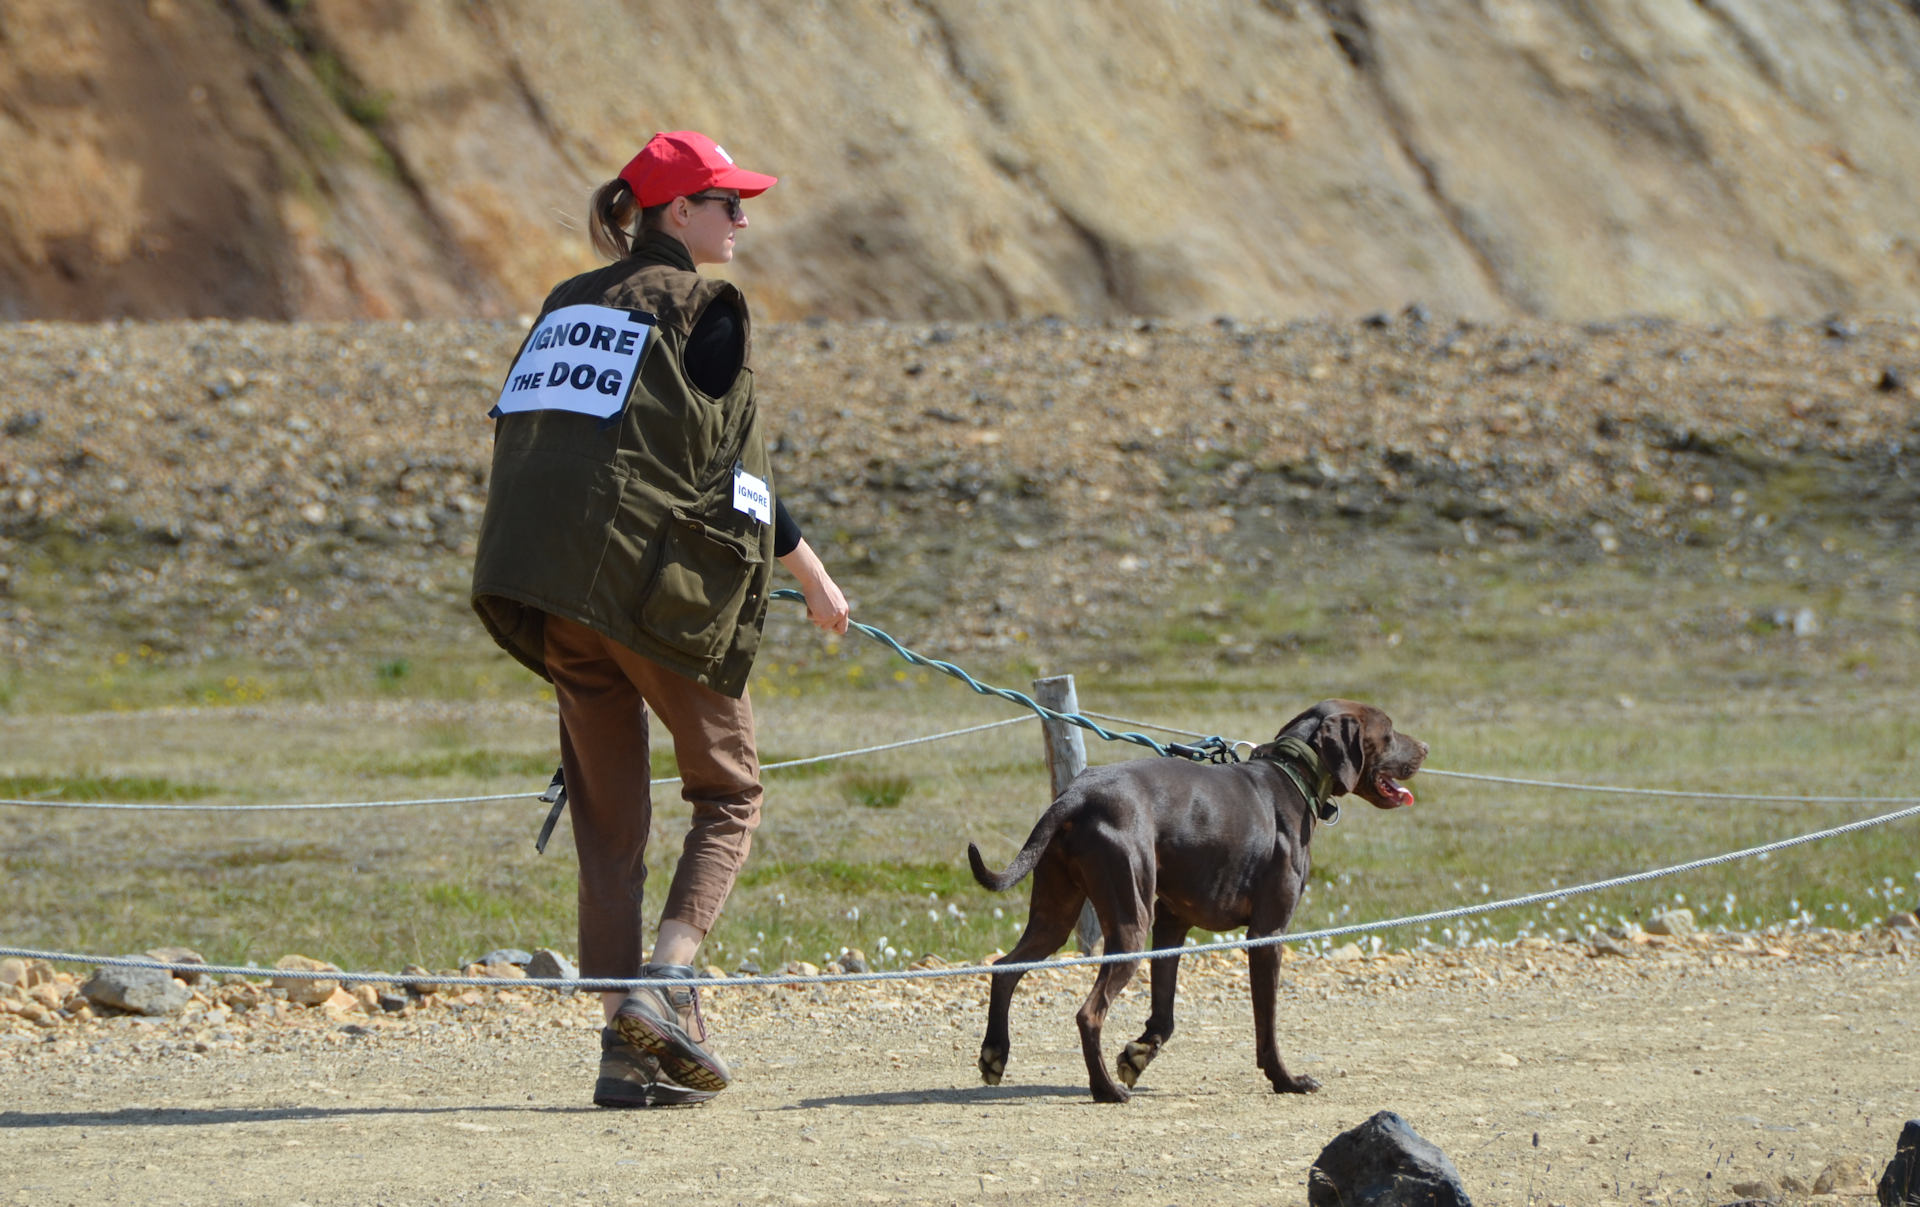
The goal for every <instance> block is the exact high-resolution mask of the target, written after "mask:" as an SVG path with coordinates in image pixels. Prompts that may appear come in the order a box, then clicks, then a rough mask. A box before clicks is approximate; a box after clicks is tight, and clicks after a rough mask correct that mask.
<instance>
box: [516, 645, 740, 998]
mask: <svg viewBox="0 0 1920 1207" xmlns="http://www.w3.org/2000/svg"><path fill="white" fill-rule="evenodd" d="M546 663H547V673H548V674H550V675H552V676H553V687H554V692H555V694H556V696H557V697H558V699H559V703H560V765H561V767H562V768H564V769H565V772H566V781H567V809H568V814H569V816H570V818H571V819H572V823H573V841H574V846H575V847H576V848H577V849H578V851H579V853H580V974H581V975H582V976H589V977H627V976H637V975H639V972H640V966H641V965H642V964H643V963H645V962H646V959H647V951H646V948H645V946H644V945H643V936H642V933H641V914H640V907H641V891H642V889H644V888H645V886H646V882H647V864H646V853H647V838H648V835H649V834H650V833H651V831H652V827H653V797H652V794H651V793H650V792H649V791H648V788H647V780H648V778H649V776H650V775H651V767H652V763H651V760H650V759H649V757H648V751H647V710H648V709H651V710H652V711H653V714H654V716H656V717H658V718H659V719H660V720H661V722H662V723H664V724H665V725H666V727H667V732H668V733H670V734H671V735H672V736H673V753H674V757H675V758H676V759H677V760H678V761H679V764H680V775H681V777H682V783H681V791H680V794H681V796H683V797H684V798H685V799H686V800H687V803H688V804H690V805H692V806H693V824H692V827H691V828H690V829H689V830H688V831H687V838H686V843H685V845H684V847H683V848H682V849H681V852H680V863H679V866H678V867H676V868H675V870H674V874H673V885H672V887H671V888H669V889H668V891H667V900H666V904H665V905H664V906H663V907H662V909H661V913H660V916H661V918H662V919H672V920H674V921H678V922H685V923H686V924H688V925H689V926H693V927H695V928H697V929H698V930H700V931H701V932H702V933H703V934H704V933H705V932H707V931H709V930H711V929H713V923H714V920H715V919H716V918H717V917H719V915H720V907H721V905H722V904H724V903H725V902H726V899H727V894H728V893H729V892H731V891H732V889H733V882H734V878H735V877H736V876H737V875H738V874H739V872H740V867H741V865H742V864H744V863H745V862H746V860H747V851H748V849H749V848H750V847H751V846H752V845H753V831H754V829H755V827H757V826H758V825H759V824H760V797H761V791H760V759H759V756H758V755H757V754H756V753H755V751H754V743H753V708H752V706H751V705H750V704H749V703H748V701H747V698H746V696H745V695H744V694H743V695H742V696H741V698H740V699H738V700H735V699H733V698H731V697H729V696H723V695H721V694H720V693H719V692H716V691H713V690H712V689H710V688H706V687H702V686H701V685H700V684H698V683H695V682H694V681H693V680H691V679H688V678H686V677H685V676H683V675H678V674H675V673H674V672H672V671H670V670H667V669H666V668H664V667H662V666H660V665H659V664H657V663H654V662H650V661H648V660H647V659H645V658H642V657H641V656H640V655H639V654H636V653H634V652H633V651H632V650H630V649H628V648H626V647H625V646H623V645H621V644H619V643H618V642H615V641H612V640H610V639H608V638H606V637H603V636H601V635H600V634H599V633H596V632H594V631H593V630H592V629H589V628H587V627H585V626H584V625H579V624H575V623H574V622H572V621H570V620H563V619H561V618H560V617H558V616H554V615H551V614H549V615H548V616H547V619H546Z"/></svg>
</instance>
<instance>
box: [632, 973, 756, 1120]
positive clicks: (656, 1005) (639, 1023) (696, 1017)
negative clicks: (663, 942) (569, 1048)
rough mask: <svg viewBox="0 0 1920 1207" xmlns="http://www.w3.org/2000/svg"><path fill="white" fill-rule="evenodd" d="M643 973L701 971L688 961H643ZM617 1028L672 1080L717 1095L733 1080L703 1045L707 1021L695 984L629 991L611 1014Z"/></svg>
mask: <svg viewBox="0 0 1920 1207" xmlns="http://www.w3.org/2000/svg"><path fill="white" fill-rule="evenodd" d="M640 975H641V976H643V977H650V978H651V977H661V978H664V977H674V978H677V979H681V980H691V979H693V978H694V977H697V976H698V975H699V973H697V972H695V971H694V970H693V968H692V967H690V966H689V965H686V964H643V965H641V967H640ZM613 1029H614V1030H615V1031H618V1032H619V1033H620V1038H622V1039H624V1040H626V1041H627V1042H628V1043H630V1044H632V1045H633V1046H634V1047H636V1048H639V1049H640V1050H641V1051H642V1052H646V1053H649V1054H651V1055H652V1056H654V1057H656V1058H657V1059H658V1060H659V1062H660V1072H661V1073H662V1074H663V1075H664V1076H665V1078H666V1079H667V1080H668V1081H672V1082H677V1083H679V1084H680V1085H682V1086H685V1087H686V1088H688V1089H692V1090H705V1091H706V1092H708V1093H710V1094H717V1093H719V1092H720V1091H721V1090H724V1089H726V1088H727V1085H728V1084H729V1083H730V1082H732V1080H733V1074H731V1073H729V1072H728V1071H727V1066H726V1062H724V1061H722V1060H721V1059H720V1058H719V1057H718V1056H715V1055H714V1054H713V1053H711V1052H709V1051H707V1050H706V1048H704V1047H702V1046H701V1045H702V1044H703V1043H704V1042H705V1041H706V1038H707V1024H706V1020H705V1019H704V1018H702V1017H701V1014H700V994H699V992H698V991H697V990H696V989H694V988H693V987H692V986H691V985H689V986H688V987H686V988H684V989H681V988H669V989H666V990H660V989H635V990H633V991H631V992H629V993H628V994H627V999H626V1000H625V1001H623V1002H621V1003H620V1009H619V1010H618V1011H617V1012H616V1013H615V1014H614V1016H613Z"/></svg>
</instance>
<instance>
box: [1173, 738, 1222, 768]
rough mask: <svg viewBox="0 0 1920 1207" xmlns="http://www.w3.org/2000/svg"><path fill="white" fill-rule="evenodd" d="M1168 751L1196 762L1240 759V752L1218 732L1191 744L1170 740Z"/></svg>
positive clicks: (1219, 761)
mask: <svg viewBox="0 0 1920 1207" xmlns="http://www.w3.org/2000/svg"><path fill="white" fill-rule="evenodd" d="M1167 753H1168V754H1175V755H1179V756H1180V757H1181V758H1183V759H1191V760H1193V761H1194V762H1196V763H1217V764H1225V763H1237V762H1239V761H1240V752H1239V751H1237V750H1235V749H1234V748H1233V744H1232V743H1231V742H1229V741H1227V740H1226V739H1225V738H1223V737H1220V736H1219V735H1218V734H1215V735H1214V736H1213V737H1210V738H1202V739H1201V740H1200V741H1198V742H1195V743H1194V744H1193V745H1191V746H1188V745H1186V744H1185V743H1182V742H1168V743H1167Z"/></svg>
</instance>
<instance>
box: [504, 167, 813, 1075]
mask: <svg viewBox="0 0 1920 1207" xmlns="http://www.w3.org/2000/svg"><path fill="white" fill-rule="evenodd" d="M774 182H775V178H774V177H772V176H764V175H761V174H759V173H757V172H748V171H745V170H743V169H741V168H739V167H737V166H735V164H734V162H733V160H732V158H731V157H730V156H728V155H727V153H726V152H725V151H724V150H722V149H721V148H720V147H719V146H718V145H716V144H715V143H714V141H713V140H712V139H710V138H708V137H706V136H705V135H703V134H698V133H695V132H693V131H690V130H682V131H675V132H672V133H665V134H656V135H654V136H653V138H652V139H651V140H650V141H649V142H648V143H647V145H646V146H645V147H644V148H643V149H642V150H641V151H640V153H639V154H638V155H636V156H635V157H634V158H633V161H632V162H630V163H629V164H627V166H626V167H625V168H623V169H622V170H621V172H620V175H619V177H618V178H617V179H615V180H612V181H609V182H608V183H607V184H605V185H602V186H601V187H600V189H599V190H598V191H596V192H595V194H594V198H593V203H592V213H591V216H590V222H591V228H592V238H593V243H594V246H595V247H596V248H597V249H598V250H599V251H600V252H601V253H602V254H603V255H606V256H607V257H608V258H610V259H612V260H613V261H614V263H612V264H610V265H607V266H605V267H602V268H599V269H597V270H595V271H592V272H588V273H584V274H582V275H580V276H577V277H574V278H572V279H571V280H567V281H563V282H561V283H560V284H559V285H558V286H556V287H555V288H554V290H553V292H552V293H551V294H549V295H548V297H547V300H546V302H545V303H544V304H543V305H542V307H541V312H540V319H539V320H538V321H536V322H535V323H534V325H533V330H532V331H531V332H530V333H529V335H528V337H527V340H526V341H525V342H524V343H523V344H522V345H521V351H520V353H519V355H518V356H517V357H516V359H515V363H514V366H513V369H512V370H511V371H510V372H509V373H508V376H507V381H506V384H505V386H504V387H503V389H502V391H501V399H500V405H499V406H498V407H496V408H495V410H494V414H495V415H496V416H497V418H498V423H497V424H496V426H495V430H494V452H493V478H492V484H491V486H490V488H489V491H488V498H487V509H486V515H485V517H484V519H483V520H482V522H481V529H480V541H479V550H478V553H477V555H476V558H475V565H474V580H473V604H474V608H475V610H476V611H478V612H479V614H480V618H481V620H482V622H483V623H484V624H485V625H486V626H487V629H488V631H489V632H491V633H492V634H493V637H494V639H495V640H496V641H498V642H499V643H500V644H501V645H502V646H503V647H505V648H506V649H507V650H508V651H509V652H510V653H512V654H513V655H514V656H515V657H517V658H518V659H520V661H522V662H523V663H525V664H526V665H527V666H529V667H531V668H532V669H533V670H534V671H535V673H537V674H540V675H542V676H543V677H545V678H547V679H550V680H551V681H552V682H553V686H554V693H555V695H556V697H557V699H558V701H559V711H560V754H561V767H562V770H563V772H564V774H565V782H566V788H567V798H568V808H569V810H570V812H571V815H572V818H573V833H574V842H575V844H576V846H577V848H578V850H579V855H580V971H581V974H582V975H583V976H587V977H609V978H614V977H635V976H644V977H653V978H675V979H685V978H690V977H693V976H694V975H695V972H694V969H693V959H694V954H695V952H696V951H698V949H699V946H700V943H701V940H702V939H704V938H705V937H706V934H707V932H708V931H709V930H710V929H711V928H712V926H713V923H714V919H715V918H716V917H717V916H718V914H719V912H720V907H721V905H722V903H723V902H724V901H725V900H726V897H727V894H728V893H729V892H730V891H731V890H732V887H733V883H734V879H735V876H736V875H737V874H738V872H739V870H740V866H741V864H742V863H743V862H744V861H745V859H746V856H747V850H748V847H749V845H750V844H751V841H752V835H753V830H754V828H755V826H757V825H758V824H759V819H760V800H761V790H760V779H759V760H758V758H757V756H756V754H755V751H754V735H753V714H752V709H751V707H750V705H749V704H748V701H747V694H746V681H747V675H748V672H749V671H750V670H751V669H752V665H753V657H754V653H755V651H756V650H757V648H758V646H759V642H760V630H761V625H762V622H763V620H764V618H765V615H766V600H767V590H768V586H769V582H770V577H771V569H772V562H773V561H774V560H778V561H779V562H780V563H781V564H782V565H784V566H786V567H787V569H788V570H790V571H791V572H792V573H793V575H794V577H795V578H796V579H798V580H799V585H800V588H801V591H802V593H803V594H804V595H805V596H806V601H807V613H808V615H809V617H810V618H811V619H812V621H813V623H814V624H816V625H818V626H820V627H821V628H823V629H826V630H828V631H829V632H834V633H844V632H846V629H847V614H848V608H847V601H846V597H845V596H844V595H843V594H842V593H841V591H840V589H839V587H838V586H836V585H835V584H834V581H833V579H832V578H831V577H830V576H829V575H828V574H827V572H826V569H825V568H824V567H823V566H822V565H821V564H820V559H819V558H818V557H817V556H816V555H815V554H814V552H813V550H812V549H811V548H809V547H808V545H807V543H806V541H805V540H804V539H802V537H801V534H800V530H799V527H798V526H797V525H796V524H795V523H794V522H793V519H792V517H791V516H789V515H788V514H787V512H786V509H785V508H784V507H782V506H781V505H780V504H779V503H778V501H777V499H775V498H774V497H773V492H772V489H771V487H770V485H769V481H768V479H769V474H768V467H767V453H766V448H765V445H764V442H763V441H762V439H761V431H760V424H759V417H758V414H757V412H756V410H755V408H754V399H753V371H752V369H751V368H750V367H749V365H748V356H749V352H750V350H751V346H752V341H751V338H750V329H749V325H748V320H747V307H746V302H745V299H744V298H742V297H741V295H740V291H739V290H738V289H736V288H735V287H734V286H733V285H731V284H729V283H727V282H725V281H719V280H713V279H709V278H705V277H702V276H700V275H699V273H698V272H697V271H696V269H697V268H698V266H700V265H702V264H725V263H727V262H728V261H729V260H731V259H732V258H733V246H734V239H735V236H736V235H737V234H738V233H739V232H740V231H742V230H744V229H746V227H747V218H746V214H745V213H744V212H743V210H742V208H741V202H742V201H743V200H744V199H746V198H751V197H756V196H758V195H759V194H761V193H763V192H765V191H766V190H767V189H768V188H770V187H772V185H773V184H774ZM648 709H650V710H651V711H652V712H653V715H654V716H655V717H657V718H658V719H659V720H660V721H661V722H662V723H664V724H665V725H666V727H667V730H668V732H669V733H670V734H671V735H672V738H673V748H674V754H675V756H676V757H677V758H678V760H679V765H680V772H681V776H682V780H683V787H682V795H683V796H684V797H685V798H686V799H687V801H688V802H689V803H690V804H691V805H692V806H693V824H692V826H691V828H690V830H689V831H688V834H687V837H686V842H685V845H684V848H683V849H682V852H681V856H680V861H679V864H678V867H677V868H676V870H675V872H674V877H673V884H672V887H671V888H670V889H669V891H668V893H667V899H666V903H665V905H664V906H663V907H662V910H661V919H660V924H659V927H658V930H657V932H656V935H655V938H654V944H653V950H652V954H651V956H650V957H648V956H646V955H645V954H644V952H643V947H642V933H641V916H640V908H641V889H642V886H643V885H644V883H645V880H646V862H645V854H646V844H647V835H648V832H649V828H650V826H651V822H652V801H651V798H650V796H649V794H648V790H647V779H648V775H649V760H648V755H647V716H646V710H648ZM602 1001H603V1003H604V1005H605V1012H606V1018H607V1026H606V1028H605V1029H604V1030H603V1031H602V1033H601V1062H600V1075H599V1078H598V1080H597V1082H596V1083H595V1086H594V1095H593V1097H594V1101H595V1102H596V1103H598V1104H599V1105H601V1106H610V1107H638V1106H657V1105H669V1104H683V1103H691V1102H699V1101H704V1100H705V1099H707V1098H711V1097H712V1096H713V1095H714V1094H715V1093H717V1092H718V1091H719V1090H721V1089H723V1088H725V1087H726V1085H727V1083H728V1081H729V1080H730V1075H729V1073H728V1072H727V1068H726V1065H725V1063H724V1062H722V1061H721V1060H720V1058H719V1057H718V1056H716V1055H714V1054H713V1053H712V1052H711V1051H710V1050H709V1049H708V1047H707V1034H706V1025H705V1022H704V1020H703V1019H702V1018H701V1015H700V1003H699V997H698V994H697V992H696V991H695V990H694V989H692V988H688V989H686V990H681V991H668V992H665V993H662V992H660V991H658V990H651V989H640V990H635V991H633V992H632V993H627V994H621V993H607V994H603V995H602Z"/></svg>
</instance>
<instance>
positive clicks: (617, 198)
mask: <svg viewBox="0 0 1920 1207" xmlns="http://www.w3.org/2000/svg"><path fill="white" fill-rule="evenodd" d="M666 208H667V207H666V206H665V205H653V206H648V207H647V208H646V209H641V208H640V205H639V203H638V202H637V201H636V200H635V198H634V195H633V187H632V186H631V185H629V184H628V183H627V182H626V181H624V180H622V179H620V178H619V177H617V176H616V177H614V178H613V179H612V180H609V181H607V183H605V184H603V185H601V186H600V187H599V188H597V189H595V190H594V191H593V200H592V201H591V202H590V203H588V214H587V231H588V234H589V235H590V236H591V237H592V239H593V249H594V250H595V251H597V252H599V253H600V254H601V255H603V256H605V257H606V258H607V259H609V260H624V259H626V258H627V257H628V256H630V255H632V254H633V244H634V238H635V236H637V235H639V234H640V233H641V232H643V231H649V230H652V229H653V228H654V227H656V226H658V225H659V224H660V215H661V213H662V211H664V210H665V209H666Z"/></svg>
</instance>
